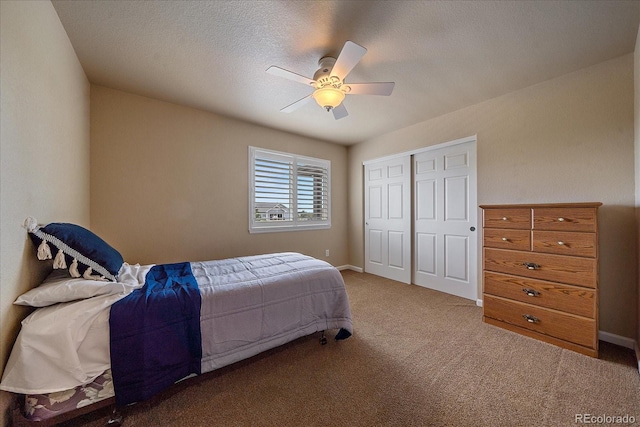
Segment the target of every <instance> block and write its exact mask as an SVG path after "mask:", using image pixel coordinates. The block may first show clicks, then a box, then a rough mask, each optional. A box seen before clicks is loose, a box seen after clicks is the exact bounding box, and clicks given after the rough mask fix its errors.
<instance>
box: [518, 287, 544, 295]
mask: <svg viewBox="0 0 640 427" xmlns="http://www.w3.org/2000/svg"><path fill="white" fill-rule="evenodd" d="M522 292H524V293H525V294H527V295H528V296H530V297H537V296H539V295H540V292H538V291H536V290H535V289H527V288H522Z"/></svg>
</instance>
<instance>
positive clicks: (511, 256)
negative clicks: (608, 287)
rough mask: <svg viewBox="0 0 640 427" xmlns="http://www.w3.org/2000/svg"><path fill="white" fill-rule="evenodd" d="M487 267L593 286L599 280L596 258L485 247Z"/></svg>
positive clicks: (485, 266) (496, 270) (490, 269)
mask: <svg viewBox="0 0 640 427" xmlns="http://www.w3.org/2000/svg"><path fill="white" fill-rule="evenodd" d="M484 269H485V270H489V271H494V272H498V273H507V274H514V275H516V276H526V277H530V278H532V279H539V280H550V281H552V282H561V283H568V284H572V285H579V286H587V287H589V288H595V287H596V286H597V282H598V281H597V277H598V263H597V260H596V259H595V258H581V257H570V256H563V255H552V254H540V253H535V252H522V251H509V250H505V249H493V248H484Z"/></svg>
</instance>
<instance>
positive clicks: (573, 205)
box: [480, 202, 602, 209]
mask: <svg viewBox="0 0 640 427" xmlns="http://www.w3.org/2000/svg"><path fill="white" fill-rule="evenodd" d="M599 206H602V203H601V202H583V203H535V204H528V203H520V204H507V205H480V207H481V208H482V209H516V208H597V207H599Z"/></svg>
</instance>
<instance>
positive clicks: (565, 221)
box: [533, 208, 598, 233]
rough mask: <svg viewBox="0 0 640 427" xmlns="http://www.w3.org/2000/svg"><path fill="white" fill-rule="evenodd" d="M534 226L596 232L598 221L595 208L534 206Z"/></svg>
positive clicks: (539, 228) (558, 229)
mask: <svg viewBox="0 0 640 427" xmlns="http://www.w3.org/2000/svg"><path fill="white" fill-rule="evenodd" d="M533 228H534V229H535V230H549V231H586V232H591V233H595V232H596V231H597V229H598V221H597V217H596V209H595V208H534V209H533Z"/></svg>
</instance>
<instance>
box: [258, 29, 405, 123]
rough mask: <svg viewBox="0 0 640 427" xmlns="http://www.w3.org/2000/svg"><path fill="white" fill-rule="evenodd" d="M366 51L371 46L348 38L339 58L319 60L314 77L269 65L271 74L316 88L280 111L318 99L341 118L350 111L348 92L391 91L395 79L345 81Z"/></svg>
mask: <svg viewBox="0 0 640 427" xmlns="http://www.w3.org/2000/svg"><path fill="white" fill-rule="evenodd" d="M365 53H367V49H365V48H364V47H362V46H360V45H358V44H356V43H354V42H352V41H349V40H348V41H347V42H346V43H345V44H344V46H343V48H342V51H340V54H339V55H338V58H332V57H330V56H325V57H323V58H321V59H320V61H318V65H319V66H320V68H319V69H318V71H316V72H315V74H314V75H313V79H310V78H308V77H305V76H303V75H300V74H297V73H294V72H292V71H288V70H285V69H284V68H280V67H276V66H271V67H269V68H267V73H269V74H273V75H274V76H280V77H284V78H285V79H289V80H293V81H296V82H300V83H303V84H306V85H309V86H312V87H314V88H315V90H314V91H313V93H311V94H309V95H307V96H305V97H304V98H302V99H299V100H297V101H296V102H294V103H293V104H290V105H288V106H286V107H284V108H283V109H282V110H280V111H282V112H283V113H290V112H292V111H294V110H297V109H298V108H300V107H301V106H303V105H305V104H306V103H307V102H309V101H311V100H312V99H314V100H315V101H316V102H317V103H318V105H320V106H321V107H323V108H324V109H325V110H327V111H332V112H333V117H334V118H335V119H336V120H338V119H341V118H343V117H346V116H348V115H349V113H347V109H346V108H345V106H344V104H343V103H342V101H343V100H344V98H345V96H346V95H384V96H389V95H391V92H393V87H394V86H395V83H394V82H376V83H345V81H344V79H345V78H346V77H347V75H348V74H349V73H350V72H351V70H353V67H355V66H356V64H358V62H360V59H362V57H363V56H364V54H365Z"/></svg>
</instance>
